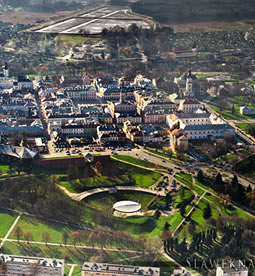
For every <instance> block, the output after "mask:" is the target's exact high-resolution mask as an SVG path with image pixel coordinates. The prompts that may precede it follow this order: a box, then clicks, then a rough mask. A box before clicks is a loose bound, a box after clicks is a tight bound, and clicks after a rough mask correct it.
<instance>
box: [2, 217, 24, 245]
mask: <svg viewBox="0 0 255 276" xmlns="http://www.w3.org/2000/svg"><path fill="white" fill-rule="evenodd" d="M20 217H21V215H18V216H17V218H16V219H15V221H14V223H13V224H12V226H11V227H10V229H9V230H8V232H7V234H6V235H5V236H4V238H3V239H2V242H1V244H0V248H2V247H3V245H4V243H5V242H6V241H7V240H8V237H9V235H10V234H11V232H12V231H13V229H14V227H15V226H16V224H17V223H18V221H19V219H20Z"/></svg>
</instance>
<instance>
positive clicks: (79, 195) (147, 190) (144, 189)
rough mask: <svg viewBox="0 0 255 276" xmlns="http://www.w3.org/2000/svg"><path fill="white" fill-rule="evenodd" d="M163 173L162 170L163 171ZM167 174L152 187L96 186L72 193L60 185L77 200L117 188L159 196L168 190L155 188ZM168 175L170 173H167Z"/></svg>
mask: <svg viewBox="0 0 255 276" xmlns="http://www.w3.org/2000/svg"><path fill="white" fill-rule="evenodd" d="M112 158H113V159H114V160H117V161H119V162H122V163H125V164H128V165H132V166H135V167H139V168H142V169H146V170H150V171H158V170H157V169H156V168H147V167H144V166H141V165H137V164H133V163H130V162H127V161H123V160H119V159H117V158H114V157H112ZM161 173H162V172H161ZM165 175H167V174H164V175H162V176H161V177H160V179H158V180H157V181H156V182H155V183H154V184H153V185H152V186H150V187H136V186H115V187H101V188H95V189H90V190H88V191H85V192H82V193H72V192H70V191H68V190H67V189H66V188H65V187H63V186H61V185H58V187H59V188H60V189H61V190H62V191H64V192H65V193H66V194H67V195H68V196H70V197H71V198H72V199H73V200H75V201H81V200H83V199H85V198H87V197H89V196H92V195H94V194H97V193H103V192H109V191H111V190H114V189H117V190H118V191H137V192H145V193H150V194H154V195H159V196H166V192H165V191H164V190H161V191H158V190H155V187H157V185H158V183H159V182H160V181H161V180H162V178H163V177H164V176H165ZM167 176H168V175H167Z"/></svg>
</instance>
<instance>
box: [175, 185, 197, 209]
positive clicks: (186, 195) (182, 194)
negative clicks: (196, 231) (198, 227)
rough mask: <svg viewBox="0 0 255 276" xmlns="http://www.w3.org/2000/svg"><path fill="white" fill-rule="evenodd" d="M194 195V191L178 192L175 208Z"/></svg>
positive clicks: (184, 190) (184, 189)
mask: <svg viewBox="0 0 255 276" xmlns="http://www.w3.org/2000/svg"><path fill="white" fill-rule="evenodd" d="M192 195H193V193H192V191H190V190H188V189H186V188H183V191H181V190H180V191H178V193H177V194H176V196H175V198H174V208H178V206H179V205H180V203H181V202H183V201H184V200H187V199H189V198H190V197H191V196H192Z"/></svg>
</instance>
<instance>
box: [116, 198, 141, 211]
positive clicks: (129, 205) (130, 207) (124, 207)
mask: <svg viewBox="0 0 255 276" xmlns="http://www.w3.org/2000/svg"><path fill="white" fill-rule="evenodd" d="M141 207H142V206H141V204H139V203H137V202H135V201H129V200H122V201H118V202H116V203H115V204H114V205H113V209H114V210H116V211H118V212H122V213H133V212H137V211H139V210H140V209H141Z"/></svg>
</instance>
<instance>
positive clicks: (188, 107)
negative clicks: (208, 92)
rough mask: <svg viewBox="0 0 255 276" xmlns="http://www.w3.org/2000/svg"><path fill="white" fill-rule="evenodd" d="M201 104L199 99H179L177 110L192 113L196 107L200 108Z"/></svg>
mask: <svg viewBox="0 0 255 276" xmlns="http://www.w3.org/2000/svg"><path fill="white" fill-rule="evenodd" d="M201 108H203V106H202V105H201V104H200V102H199V101H197V100H196V99H192V98H187V99H184V100H181V101H180V105H179V108H178V111H181V112H184V113H193V112H195V111H196V110H197V109H201Z"/></svg>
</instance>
